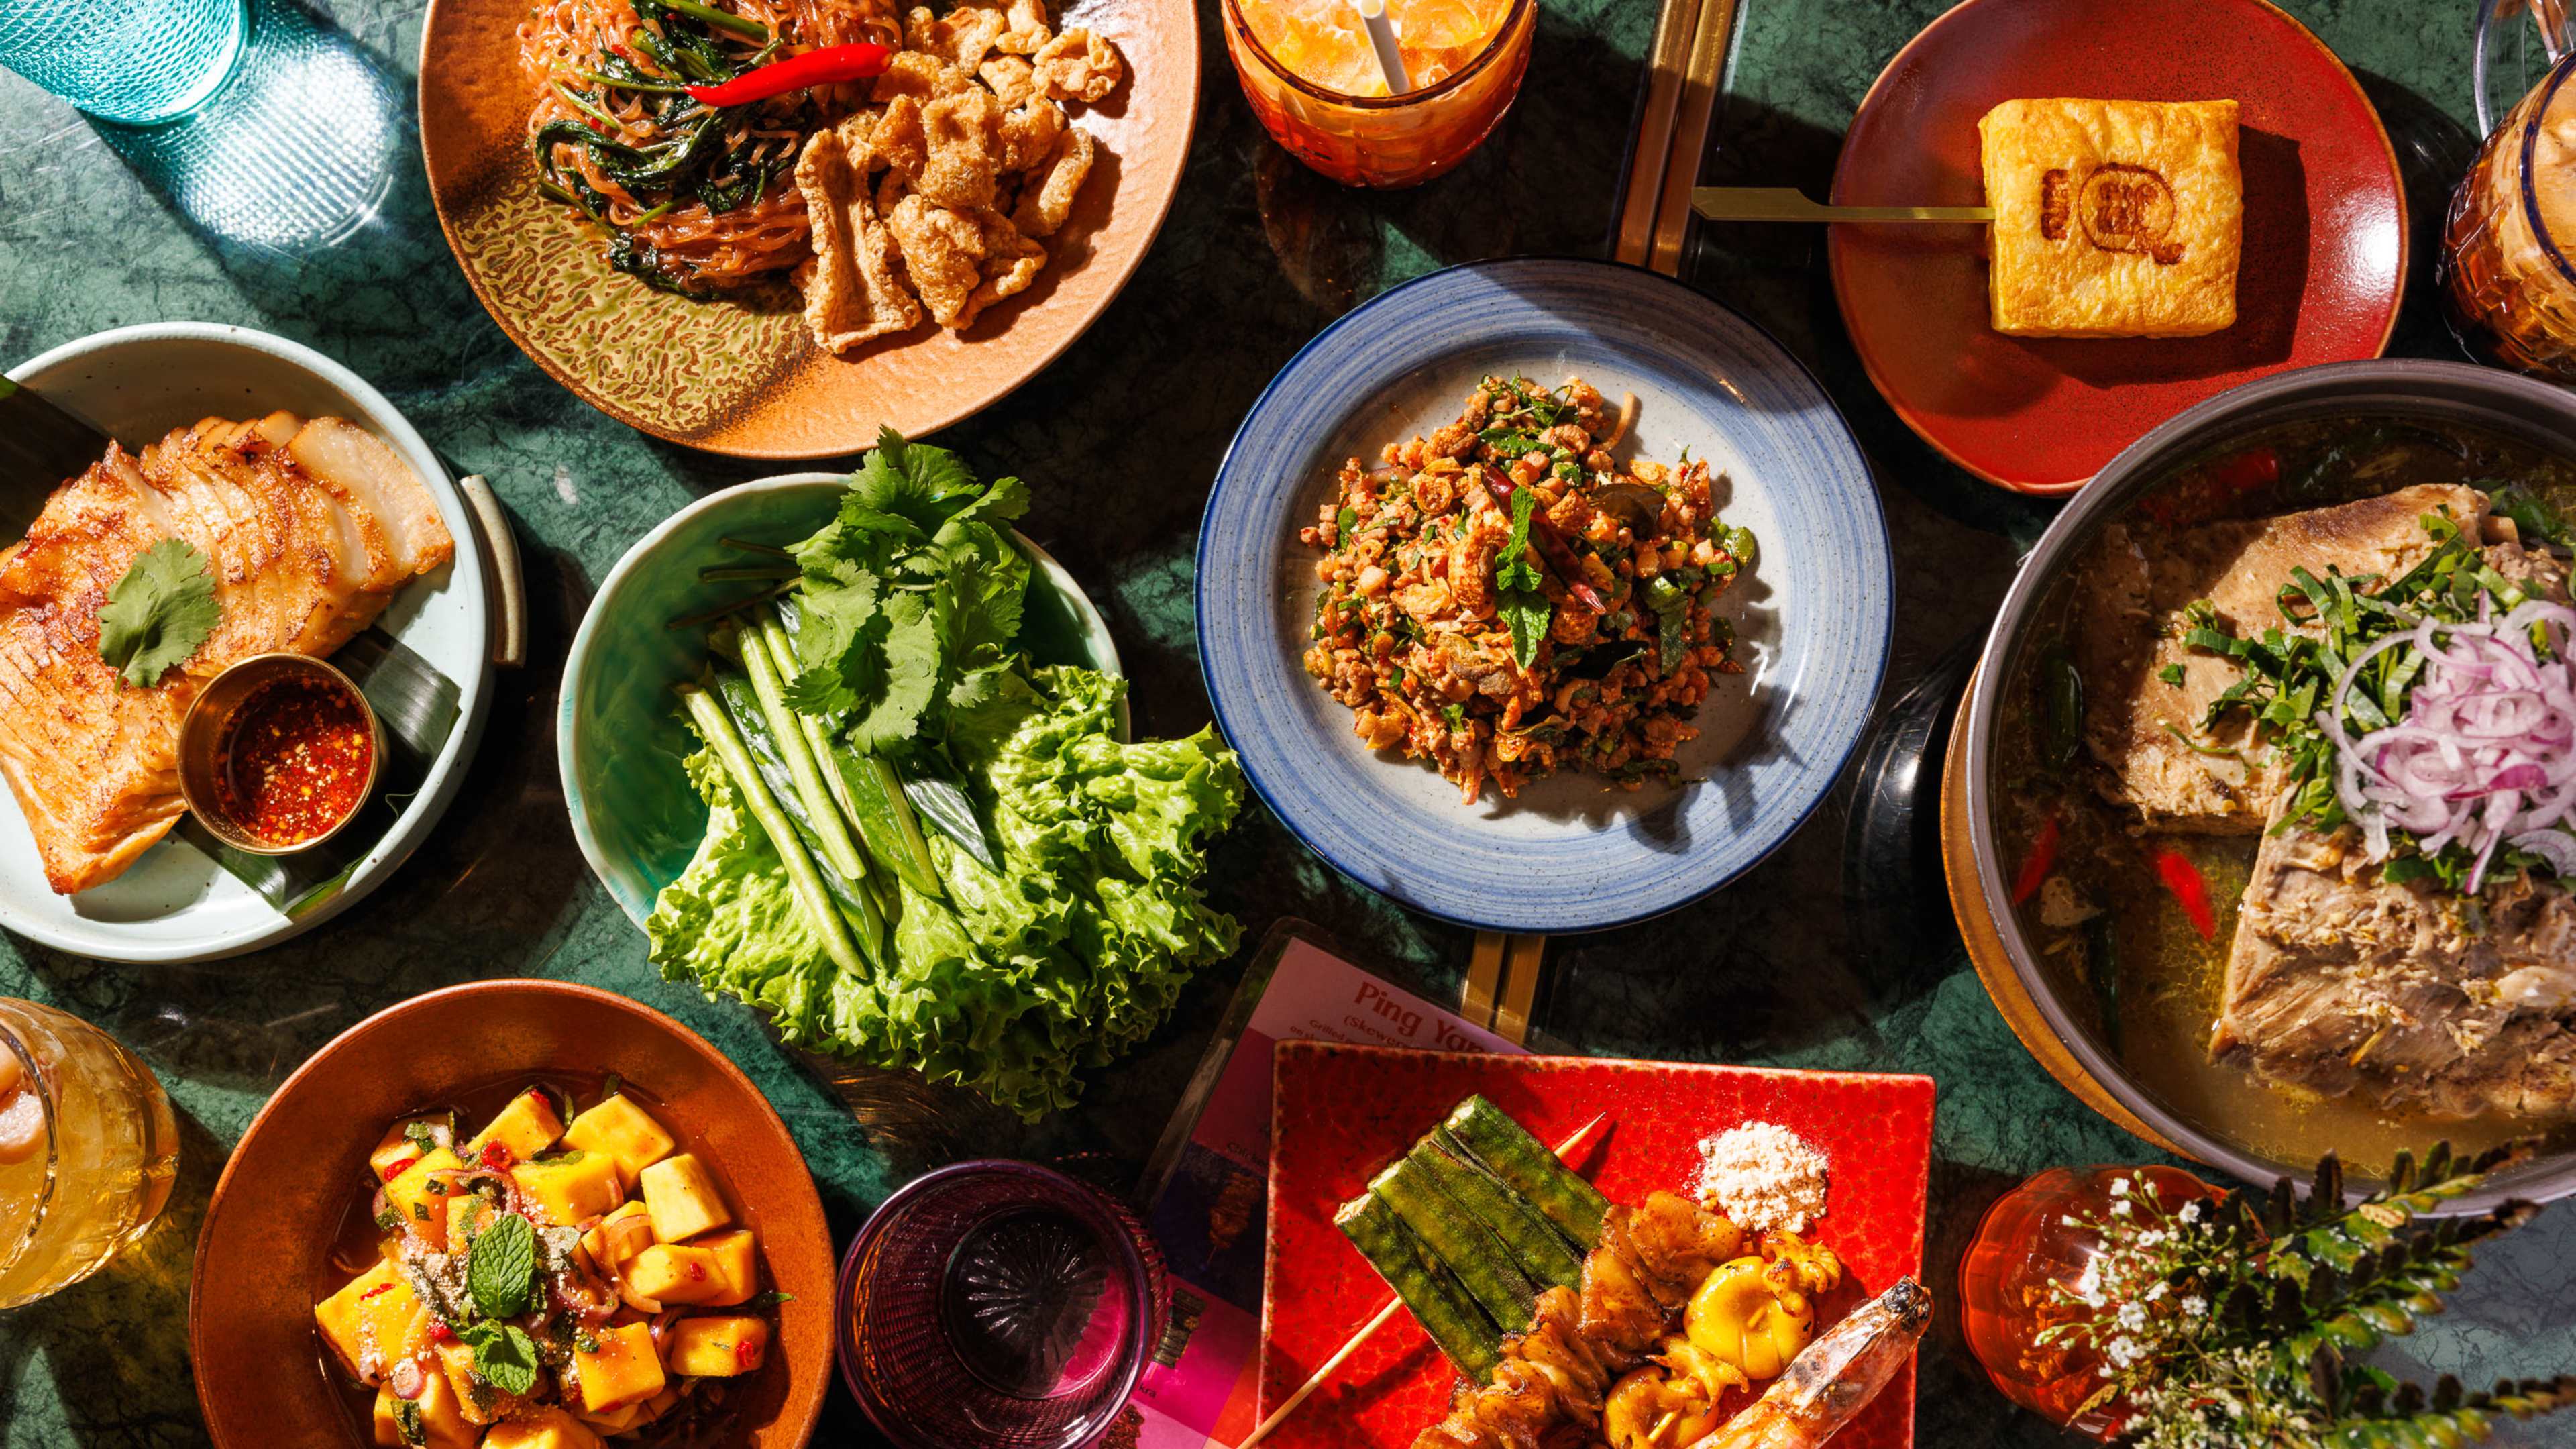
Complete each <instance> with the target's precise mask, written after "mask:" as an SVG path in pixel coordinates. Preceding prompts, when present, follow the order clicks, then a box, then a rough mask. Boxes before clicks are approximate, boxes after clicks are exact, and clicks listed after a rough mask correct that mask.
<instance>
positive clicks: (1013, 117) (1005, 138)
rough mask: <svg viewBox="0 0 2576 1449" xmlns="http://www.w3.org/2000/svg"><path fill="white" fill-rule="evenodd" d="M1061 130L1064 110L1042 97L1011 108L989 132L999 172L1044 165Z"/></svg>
mask: <svg viewBox="0 0 2576 1449" xmlns="http://www.w3.org/2000/svg"><path fill="white" fill-rule="evenodd" d="M1064 130H1065V121H1064V107H1063V106H1061V105H1058V104H1057V103H1056V102H1054V101H1051V100H1048V99H1047V98H1046V97H1044V96H1032V97H1030V98H1029V99H1028V100H1027V101H1025V102H1022V103H1021V104H1019V105H1017V106H1014V107H1012V108H1011V109H1010V110H1009V111H1008V112H1007V113H1005V114H1003V116H1002V117H1001V121H1000V124H999V125H997V126H996V127H995V128H994V131H993V140H994V142H995V144H996V145H998V146H999V147H1000V148H1001V153H1000V154H1001V164H1002V170H1003V171H1005V172H1020V171H1027V170H1030V169H1032V168H1034V167H1038V166H1043V165H1046V164H1047V163H1048V162H1049V161H1050V160H1051V159H1052V158H1053V157H1054V155H1055V148H1056V142H1057V141H1058V140H1060V139H1061V138H1062V137H1063V135H1064Z"/></svg>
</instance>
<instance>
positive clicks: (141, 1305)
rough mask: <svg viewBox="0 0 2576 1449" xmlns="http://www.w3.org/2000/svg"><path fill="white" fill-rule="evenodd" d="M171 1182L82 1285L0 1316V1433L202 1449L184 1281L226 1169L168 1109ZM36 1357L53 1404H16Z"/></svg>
mask: <svg viewBox="0 0 2576 1449" xmlns="http://www.w3.org/2000/svg"><path fill="white" fill-rule="evenodd" d="M173 1110H174V1111H177V1114H178V1123H179V1177H178V1181H177V1183H176V1184H175V1185H174V1186H173V1187H172V1188H171V1191H170V1201H169V1203H168V1204H167V1205H166V1206H165V1207H163V1208H162V1210H161V1216H160V1218H159V1220H157V1221H155V1222H154V1223H153V1224H152V1226H151V1227H150V1228H148V1229H146V1230H145V1231H144V1234H143V1236H142V1237H141V1238H140V1239H138V1240H136V1242H135V1243H134V1245H133V1246H132V1247H129V1248H127V1249H126V1250H125V1251H124V1252H123V1253H122V1254H119V1255H118V1256H117V1258H116V1260H115V1261H113V1262H111V1263H109V1264H108V1265H107V1266H106V1267H104V1268H102V1269H100V1270H99V1271H98V1272H97V1273H96V1274H94V1275H92V1276H91V1277H90V1278H88V1279H87V1280H85V1281H83V1282H80V1283H75V1284H73V1285H72V1286H71V1287H69V1288H66V1289H64V1290H63V1291H62V1292H60V1293H57V1294H55V1295H54V1296H53V1297H51V1298H46V1299H42V1300H39V1301H38V1302H35V1303H31V1304H28V1305H27V1306H26V1307H24V1308H16V1309H12V1310H10V1311H9V1313H8V1314H7V1315H6V1316H5V1317H0V1324H5V1325H6V1329H7V1331H6V1332H0V1425H7V1426H8V1428H9V1429H10V1431H11V1435H12V1437H13V1439H14V1438H15V1437H17V1436H18V1435H19V1434H24V1435H25V1442H27V1443H45V1444H81V1445H111V1444H112V1445H118V1446H129V1445H160V1444H194V1443H201V1442H203V1440H204V1437H205V1431H204V1429H203V1428H202V1427H201V1426H200V1421H199V1418H198V1414H197V1399H196V1394H195V1392H194V1384H195V1382H196V1378H195V1375H194V1373H193V1372H192V1371H191V1370H190V1368H189V1366H188V1273H189V1269H190V1265H191V1263H192V1262H193V1260H194V1258H195V1255H196V1244H197V1229H198V1228H199V1227H200V1226H202V1225H203V1224H204V1222H205V1219H206V1204H207V1201H208V1199H209V1198H210V1197H211V1196H212V1195H213V1193H214V1188H215V1179H216V1178H217V1177H218V1176H220V1175H221V1174H222V1172H223V1168H224V1156H225V1152H224V1145H223V1144H222V1143H221V1142H218V1141H217V1140H215V1138H214V1136H213V1135H212V1134H211V1133H209V1132H208V1131H207V1130H206V1127H205V1125H204V1124H203V1123H201V1122H199V1121H197V1120H196V1119H195V1118H194V1117H191V1116H189V1115H188V1114H187V1113H186V1112H185V1111H184V1110H179V1109H178V1108H176V1106H175V1104H174V1107H173ZM35 1357H42V1358H43V1359H44V1361H45V1365H46V1369H47V1370H48V1371H49V1373H50V1379H51V1383H52V1385H53V1389H54V1392H55V1394H56V1395H58V1396H59V1398H60V1401H61V1410H60V1412H61V1414H62V1419H61V1421H60V1422H54V1423H48V1422H46V1421H45V1420H44V1419H43V1418H41V1417H38V1416H39V1415H43V1414H46V1413H50V1412H52V1411H53V1405H51V1404H49V1403H43V1402H39V1403H37V1404H34V1405H24V1404H20V1403H18V1402H17V1398H18V1389H19V1386H20V1385H21V1384H22V1383H24V1382H25V1381H26V1380H27V1378H28V1376H29V1373H30V1367H29V1364H28V1360H29V1359H31V1358H35Z"/></svg>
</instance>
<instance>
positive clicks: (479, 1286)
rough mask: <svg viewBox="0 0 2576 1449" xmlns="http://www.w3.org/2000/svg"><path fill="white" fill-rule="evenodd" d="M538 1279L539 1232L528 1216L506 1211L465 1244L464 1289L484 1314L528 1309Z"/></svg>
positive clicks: (505, 1314)
mask: <svg viewBox="0 0 2576 1449" xmlns="http://www.w3.org/2000/svg"><path fill="white" fill-rule="evenodd" d="M536 1279H537V1232H536V1229H534V1228H531V1227H529V1226H528V1220H527V1219H526V1218H523V1217H520V1216H519V1215H518V1214H516V1213H505V1214H503V1215H502V1216H501V1217H500V1218H499V1219H497V1220H496V1221H494V1222H493V1224H492V1225H491V1226H490V1227H488V1228H485V1229H484V1230H483V1231H482V1232H480V1233H477V1234H476V1235H475V1236H474V1240H473V1241H472V1242H470V1243H468V1244H466V1248H465V1289H466V1291H467V1292H469V1293H471V1294H473V1295H474V1306H475V1308H476V1309H478V1310H479V1311H481V1313H482V1314H483V1316H484V1317H486V1318H515V1317H517V1316H518V1315H520V1314H522V1313H525V1312H527V1311H528V1301H529V1299H530V1298H532V1297H533V1296H534V1295H535V1292H536ZM511 1392H512V1393H517V1392H520V1391H519V1390H517V1389H512V1390H511Z"/></svg>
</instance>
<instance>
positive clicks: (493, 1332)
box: [456, 1218, 537, 1394]
mask: <svg viewBox="0 0 2576 1449" xmlns="http://www.w3.org/2000/svg"><path fill="white" fill-rule="evenodd" d="M509 1221H512V1222H517V1223H521V1224H524V1223H525V1222H526V1221H527V1220H526V1219H525V1218H512V1219H509ZM456 1336H457V1337H458V1338H460V1339H462V1340H464V1341H465V1342H466V1343H468V1344H471V1345H473V1348H474V1372H475V1373H476V1374H478V1375H480V1376H481V1377H482V1379H483V1382H485V1383H487V1384H490V1385H491V1386H492V1387H494V1388H496V1389H499V1390H500V1391H501V1392H503V1393H505V1394H524V1393H526V1392H527V1391H529V1390H530V1389H533V1388H535V1387H536V1386H537V1341H536V1340H535V1339H533V1338H530V1337H528V1331H527V1330H526V1329H524V1328H521V1327H519V1325H517V1324H515V1323H477V1324H473V1325H470V1326H468V1327H466V1328H464V1329H462V1330H460V1331H459V1332H458V1333H457V1335H456Z"/></svg>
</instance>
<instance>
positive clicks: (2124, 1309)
mask: <svg viewBox="0 0 2576 1449" xmlns="http://www.w3.org/2000/svg"><path fill="white" fill-rule="evenodd" d="M2120 1326H2121V1327H2122V1328H2125V1329H2127V1330H2129V1331H2130V1332H2131V1333H2142V1332H2144V1331H2145V1330H2146V1326H2147V1306H2146V1305H2145V1304H2143V1303H2123V1304H2121V1305H2120Z"/></svg>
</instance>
